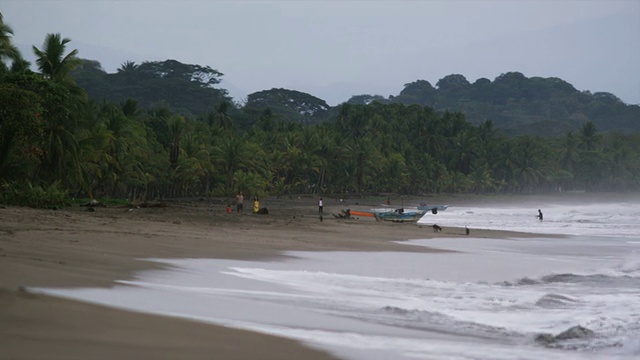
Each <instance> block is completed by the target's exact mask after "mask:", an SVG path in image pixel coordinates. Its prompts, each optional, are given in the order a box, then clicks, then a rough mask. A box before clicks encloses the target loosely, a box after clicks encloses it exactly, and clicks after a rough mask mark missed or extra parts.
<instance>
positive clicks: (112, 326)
mask: <svg viewBox="0 0 640 360" xmlns="http://www.w3.org/2000/svg"><path fill="white" fill-rule="evenodd" d="M315 201H316V200H315V197H314V198H311V197H306V198H289V199H267V201H266V202H263V203H264V204H265V205H266V206H267V207H268V208H269V209H270V214H269V215H265V216H261V215H254V214H243V215H238V214H235V213H234V214H226V213H224V205H221V204H219V203H218V202H211V201H207V200H202V201H196V202H171V203H170V204H169V205H168V206H167V207H162V208H133V209H129V208H118V207H107V208H101V207H98V208H96V209H95V212H87V211H85V210H86V208H78V207H75V208H68V209H64V210H57V211H53V210H34V209H28V208H16V207H7V208H3V209H0V215H1V218H0V219H1V220H0V259H2V260H1V261H0V305H1V307H0V308H1V309H2V310H1V311H0V322H2V323H3V324H5V326H3V327H2V329H0V334H1V336H0V347H2V348H3V349H4V351H3V353H4V356H7V357H8V358H24V357H26V358H40V359H47V358H69V359H73V358H78V359H80V358H105V359H107V358H113V357H116V356H124V357H131V355H132V354H134V355H135V358H150V359H151V358H154V359H163V358H167V359H169V358H176V357H177V358H185V359H200V358H202V359H204V358H210V357H211V354H213V353H215V354H216V356H218V357H221V358H225V359H245V358H256V357H260V358H263V359H300V358H306V359H318V360H321V359H334V357H332V356H331V355H330V354H328V353H326V352H323V351H319V350H315V349H312V348H310V347H308V346H306V345H304V344H300V343H298V342H296V341H294V340H289V339H284V338H278V337H274V336H269V335H263V334H258V333H253V332H248V331H243V330H237V329H231V328H227V327H223V326H217V325H211V324H204V323H198V322H195V321H188V320H183V319H177V318H171V317H166V316H156V315H148V314H142V313H131V312H127V311H123V310H117V309H113V308H108V307H102V306H97V305H90V304H85V303H81V302H77V301H74V300H65V299H61V298H55V297H50V296H46V295H40V294H33V293H30V292H28V291H25V288H29V287H110V286H112V285H113V284H114V281H115V280H127V279H131V278H132V277H133V276H134V275H135V273H137V272H139V271H143V270H152V269H159V268H162V267H163V266H164V265H162V264H159V263H154V262H151V261H146V260H144V259H150V258H219V259H238V260H243V259H276V258H278V257H282V256H285V255H283V252H284V251H287V250H300V251H334V250H341V251H400V252H407V251H412V252H432V251H442V250H435V249H430V248H427V247H423V246H411V245H407V244H398V243H397V242H398V241H403V240H410V239H418V238H421V239H427V238H432V237H435V236H437V237H438V238H441V237H464V236H465V235H464V229H459V228H448V229H445V230H444V231H443V232H441V233H434V232H433V230H432V229H431V227H430V226H426V225H416V224H409V223H407V224H396V223H387V222H380V223H376V222H375V221H373V222H368V221H366V220H337V219H334V218H333V217H331V216H330V214H331V213H339V211H340V210H341V209H342V208H343V207H345V206H344V204H343V202H339V201H338V200H328V199H326V200H325V217H324V221H322V222H321V221H319V218H318V216H317V206H316V205H315ZM220 203H224V201H220ZM245 207H247V206H246V205H245ZM528 236H534V235H533V234H524V233H513V232H504V231H492V230H474V232H473V237H491V238H512V237H528ZM41 344H49V345H50V346H40V345H41ZM248 345H250V346H248ZM96 353H99V354H101V355H100V356H97V357H96Z"/></svg>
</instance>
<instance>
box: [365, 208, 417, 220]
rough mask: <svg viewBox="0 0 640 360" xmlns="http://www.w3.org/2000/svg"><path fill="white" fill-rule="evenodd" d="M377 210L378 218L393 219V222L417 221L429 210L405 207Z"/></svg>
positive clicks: (376, 216)
mask: <svg viewBox="0 0 640 360" xmlns="http://www.w3.org/2000/svg"><path fill="white" fill-rule="evenodd" d="M385 210H386V211H377V212H373V214H374V217H375V218H376V220H378V221H380V220H384V221H393V222H417V221H418V220H420V219H421V218H422V217H423V216H424V214H426V213H427V210H420V209H415V210H408V209H405V208H398V209H394V210H388V209H385Z"/></svg>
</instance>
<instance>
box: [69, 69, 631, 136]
mask: <svg viewBox="0 0 640 360" xmlns="http://www.w3.org/2000/svg"><path fill="white" fill-rule="evenodd" d="M72 75H73V76H74V78H75V79H76V81H77V83H78V85H79V86H80V87H82V88H84V89H85V90H86V92H87V93H88V94H89V97H90V98H92V99H94V100H96V101H102V100H107V101H110V102H115V103H120V102H123V101H125V100H127V99H135V100H137V101H138V103H139V105H140V106H141V107H143V108H149V107H151V106H154V105H158V104H164V105H168V106H169V107H170V108H171V109H173V110H175V111H178V112H180V113H183V114H190V115H195V116H197V115H202V114H207V113H211V112H215V111H216V109H217V107H218V106H219V105H220V104H221V103H223V102H228V103H230V104H231V103H232V101H231V98H230V97H229V96H228V93H227V91H226V90H225V89H223V88H220V82H221V77H222V75H223V74H222V73H221V72H218V71H217V70H213V69H211V68H210V67H208V66H206V67H204V66H200V65H190V64H182V63H180V62H178V61H175V60H166V61H162V62H145V63H142V64H140V65H137V64H135V63H132V62H126V63H124V64H123V65H122V67H121V68H120V69H118V71H117V73H115V74H108V73H106V72H105V71H104V70H102V68H101V66H100V64H99V63H98V62H97V61H92V60H84V61H83V64H82V66H80V67H78V68H77V69H76V70H74V72H73V74H72ZM374 101H377V102H380V103H382V104H389V103H401V104H405V105H411V104H417V105H421V106H428V107H431V108H433V109H434V110H436V111H441V112H444V111H449V112H460V113H463V114H464V115H465V118H466V119H467V120H468V121H469V122H470V123H472V124H474V125H479V124H482V123H484V122H485V121H487V120H491V121H492V122H493V124H494V125H495V128H496V129H497V130H498V131H500V132H502V133H504V134H508V135H538V136H542V137H556V136H559V135H562V134H565V133H567V132H568V131H578V130H579V129H580V128H581V127H582V126H583V124H585V123H586V122H592V123H593V124H594V125H595V126H596V127H597V129H598V130H599V131H603V132H609V131H618V132H624V133H640V106H638V105H627V104H625V103H623V102H622V101H621V100H620V99H618V98H617V97H616V96H615V95H613V94H610V93H606V92H595V93H591V92H589V91H578V90H576V89H575V88H574V87H573V86H572V85H571V84H569V83H567V82H566V81H563V80H561V79H558V78H541V77H531V78H527V77H525V76H524V75H523V74H521V73H518V72H509V73H505V74H502V75H500V76H498V77H497V78H496V79H494V80H493V81H491V80H489V79H486V78H482V79H478V80H476V81H475V82H474V83H470V82H469V81H468V80H467V79H466V78H465V77H464V76H463V75H459V74H453V75H447V76H445V77H443V78H442V79H440V80H439V81H438V82H437V83H436V85H435V86H433V85H432V84H431V83H429V82H428V81H425V80H417V81H415V82H412V83H409V84H406V85H405V86H404V89H403V90H402V91H401V92H400V94H398V95H395V96H389V97H388V98H385V97H383V96H380V95H368V94H367V95H355V96H353V97H351V98H350V99H348V100H346V101H345V102H347V103H350V104H369V103H371V102H374ZM338 107H339V106H338ZM338 107H330V106H328V105H327V103H326V102H325V101H324V100H322V99H319V98H317V97H314V96H312V95H310V94H306V93H303V92H299V91H295V90H288V89H270V90H263V91H259V92H256V93H253V94H250V95H249V96H248V98H247V101H246V103H245V104H237V103H236V104H234V105H232V106H231V107H230V109H229V111H230V112H231V113H236V114H237V116H238V117H239V119H238V120H239V122H240V123H242V118H243V117H247V116H248V115H249V114H256V113H261V112H266V113H265V114H268V115H269V116H271V117H275V118H277V119H280V120H285V121H290V122H296V123H302V124H311V123H317V122H323V121H327V120H331V119H334V118H335V116H336V114H337V113H338Z"/></svg>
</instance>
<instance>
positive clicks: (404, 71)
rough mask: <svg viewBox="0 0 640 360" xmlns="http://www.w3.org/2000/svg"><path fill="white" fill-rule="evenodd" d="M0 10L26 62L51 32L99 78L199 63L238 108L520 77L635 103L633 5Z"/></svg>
mask: <svg viewBox="0 0 640 360" xmlns="http://www.w3.org/2000/svg"><path fill="white" fill-rule="evenodd" d="M0 11H1V12H2V13H3V15H4V21H5V22H6V23H7V24H9V25H10V26H12V27H13V30H14V38H13V40H14V43H16V44H17V45H18V46H19V48H20V49H21V50H22V52H23V55H24V56H25V57H27V59H32V58H33V55H32V52H31V50H30V49H31V45H35V46H37V47H39V48H40V47H41V46H42V42H43V40H44V38H45V36H46V35H47V34H48V33H61V34H62V36H64V37H67V38H70V39H71V40H72V41H71V43H70V44H69V50H71V49H78V50H79V56H80V57H82V58H88V59H93V60H98V61H100V63H101V64H102V66H103V68H104V69H105V70H106V71H107V72H109V73H112V72H115V71H116V69H117V68H118V67H119V66H120V65H121V64H122V63H123V62H125V61H127V60H132V61H136V62H138V63H140V62H142V61H156V60H166V59H175V60H178V61H180V62H183V63H190V64H199V65H208V66H210V67H212V68H214V69H217V70H218V71H220V72H222V73H224V74H225V75H224V77H223V78H222V79H223V81H222V83H221V85H220V86H221V87H222V88H225V89H227V90H229V91H230V94H231V95H232V96H234V97H235V98H236V100H242V99H243V98H246V95H247V94H250V93H253V92H256V91H260V90H267V89H271V88H287V89H291V90H298V91H303V92H307V93H309V94H311V95H314V96H317V97H319V98H321V99H324V100H326V101H327V102H328V103H329V104H330V105H336V104H338V103H341V102H343V101H346V100H348V99H349V97H351V95H359V94H377V95H382V96H385V97H387V96H389V95H397V94H399V93H400V91H402V89H403V85H404V84H406V83H409V82H413V81H416V80H419V79H422V80H427V81H429V82H431V84H432V85H434V86H435V84H436V83H437V82H438V80H439V79H441V78H443V77H444V76H446V75H450V74H462V75H464V76H465V77H466V78H467V80H469V81H470V82H474V81H475V80H477V79H478V78H483V77H485V78H488V79H490V80H492V81H493V80H494V79H495V78H496V77H497V76H498V75H500V74H502V73H506V72H510V71H518V72H521V73H523V74H524V75H525V76H527V77H534V76H540V77H558V78H561V79H563V80H565V81H567V82H569V83H571V84H573V85H574V87H576V88H577V89H578V90H581V91H582V90H588V91H591V92H598V91H606V92H610V93H613V94H614V95H616V96H618V97H619V98H620V99H622V101H624V102H625V103H628V104H640V0H625V1H615V0H591V1H588V0H580V1H565V0H557V1H551V0H549V1H544V0H536V1H516V0H510V1H486V0H476V1H462V0H458V1H417V0H416V1H329V0H325V1H305V0H300V1H293V0H291V1H213V0H209V1H205V0H200V1H197V0H165V1H153V0H146V1H143V0H126V1H125V0H122V1H115V0H76V1H64V0H0Z"/></svg>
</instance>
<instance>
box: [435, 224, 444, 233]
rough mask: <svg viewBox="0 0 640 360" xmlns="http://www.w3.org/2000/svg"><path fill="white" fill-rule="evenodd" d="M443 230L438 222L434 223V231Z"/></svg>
mask: <svg viewBox="0 0 640 360" xmlns="http://www.w3.org/2000/svg"><path fill="white" fill-rule="evenodd" d="M439 231H442V227H440V226H438V224H433V232H439Z"/></svg>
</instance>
